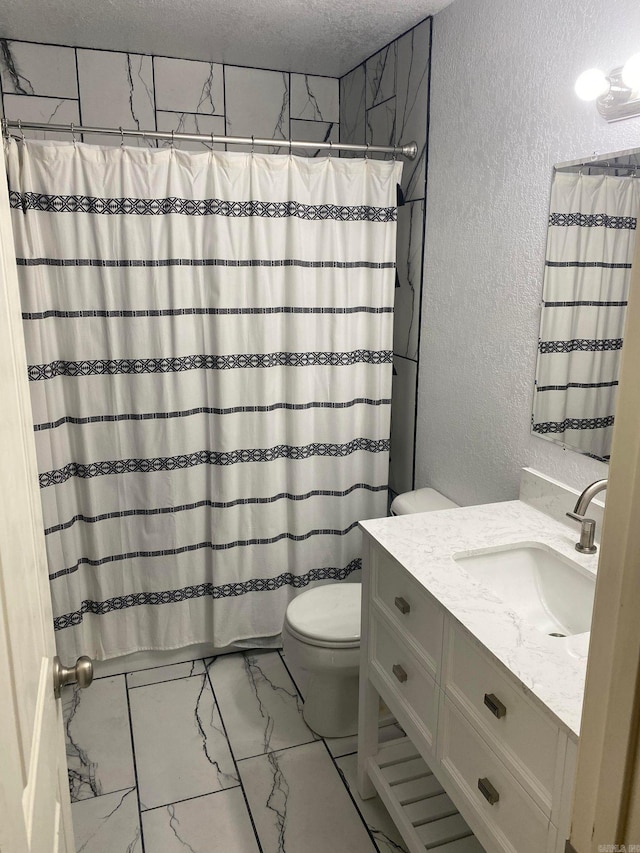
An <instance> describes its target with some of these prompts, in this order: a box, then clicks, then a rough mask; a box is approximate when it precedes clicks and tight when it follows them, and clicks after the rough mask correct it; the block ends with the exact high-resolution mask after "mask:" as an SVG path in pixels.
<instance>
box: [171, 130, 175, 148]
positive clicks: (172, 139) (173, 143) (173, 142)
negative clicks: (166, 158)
mask: <svg viewBox="0 0 640 853" xmlns="http://www.w3.org/2000/svg"><path fill="white" fill-rule="evenodd" d="M173 137H174V131H173V130H172V131H171V147H172V148H174V147H175V139H174V138H173Z"/></svg>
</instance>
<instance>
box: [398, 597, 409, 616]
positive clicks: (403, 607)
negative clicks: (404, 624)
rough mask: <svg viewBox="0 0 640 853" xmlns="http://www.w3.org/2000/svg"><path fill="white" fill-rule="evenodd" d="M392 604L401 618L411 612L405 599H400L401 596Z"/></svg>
mask: <svg viewBox="0 0 640 853" xmlns="http://www.w3.org/2000/svg"><path fill="white" fill-rule="evenodd" d="M394 604H395V606H396V607H397V608H398V610H399V611H400V613H402V615H403V616H406V614H407V613H409V612H410V610H411V605H410V604H409V602H408V601H407V600H406V599H404V598H402V596H398V598H396V600H395V601H394Z"/></svg>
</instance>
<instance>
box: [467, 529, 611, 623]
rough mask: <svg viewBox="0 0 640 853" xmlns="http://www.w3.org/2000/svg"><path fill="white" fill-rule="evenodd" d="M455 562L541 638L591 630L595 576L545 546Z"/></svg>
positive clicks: (481, 553)
mask: <svg viewBox="0 0 640 853" xmlns="http://www.w3.org/2000/svg"><path fill="white" fill-rule="evenodd" d="M453 559H454V560H455V561H456V563H459V565H460V566H462V567H463V568H464V569H465V570H466V571H467V572H469V574H470V575H472V577H474V578H475V579H476V580H478V581H480V583H482V584H483V585H484V586H486V587H488V588H490V589H491V590H492V591H493V592H495V593H496V594H497V595H498V596H499V597H500V598H501V599H502V600H503V601H504V603H505V604H506V605H508V606H509V607H510V608H511V609H512V610H515V612H516V613H518V614H519V615H520V616H521V617H522V618H523V619H525V620H526V621H527V622H528V623H529V624H530V625H532V626H533V627H534V628H536V629H537V630H538V631H541V632H542V633H543V634H548V635H549V636H552V637H557V636H560V637H568V636H570V635H572V634H582V633H584V632H585V631H590V630H591V611H592V610H593V597H594V592H595V576H594V575H592V574H591V573H590V572H588V571H587V570H586V569H583V568H582V566H580V565H579V564H578V563H574V562H572V561H571V560H569V559H568V558H567V557H564V556H563V555H562V554H559V553H557V552H556V551H553V550H552V549H551V548H548V547H547V546H546V545H543V544H541V543H538V542H523V543H520V544H518V545H507V546H505V547H502V548H494V549H491V550H489V551H488V550H486V549H484V550H482V551H476V552H465V553H463V554H454V555H453Z"/></svg>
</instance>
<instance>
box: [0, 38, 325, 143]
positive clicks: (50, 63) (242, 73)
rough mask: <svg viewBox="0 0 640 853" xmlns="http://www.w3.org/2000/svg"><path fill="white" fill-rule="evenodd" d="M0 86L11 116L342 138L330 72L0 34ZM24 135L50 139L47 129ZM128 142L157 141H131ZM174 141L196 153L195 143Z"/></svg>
mask: <svg viewBox="0 0 640 853" xmlns="http://www.w3.org/2000/svg"><path fill="white" fill-rule="evenodd" d="M0 85H1V87H2V109H3V113H4V115H5V116H6V117H7V118H9V119H21V120H22V121H32V122H46V123H51V124H70V123H71V122H73V123H74V124H83V125H85V126H89V127H91V126H93V127H125V128H138V129H141V130H149V129H150V130H153V129H156V130H164V131H171V130H174V131H175V132H176V133H177V132H183V133H204V134H214V135H224V134H228V135H233V136H251V135H252V134H253V135H254V136H262V137H267V138H275V139H279V138H282V139H288V138H295V139H301V140H304V141H309V142H323V141H327V142H328V141H333V142H337V141H338V138H339V129H338V120H339V106H338V80H337V79H335V78H332V77H317V76H311V75H307V74H294V73H289V72H284V71H267V70H263V69H258V68H243V67H238V66H233V65H220V64H217V63H215V62H197V61H194V60H187V59H173V58H169V57H164V56H146V55H143V54H136V53H120V52H117V51H107V50H88V49H84V48H75V47H65V46H61V45H50V44H35V43H33V42H24V41H8V40H6V39H0ZM26 135H31V136H34V137H37V138H55V134H54V133H51V132H32V133H30V134H27V133H25V136H26ZM62 138H65V139H68V138H69V137H68V135H67V136H65V137H62ZM84 141H85V142H93V143H99V144H111V145H113V144H117V142H114V137H113V136H100V135H99V134H86V135H85V137H84ZM158 144H160V145H169V144H170V142H168V141H167V142H164V141H161V142H160V143H158ZM127 145H156V142H155V141H152V140H142V139H140V140H133V139H128V140H127ZM179 147H180V148H192V149H194V150H203V145H202V143H199V142H194V143H186V142H181V143H180V144H179ZM209 147H210V146H209ZM216 147H221V148H222V147H224V146H222V145H217V146H216ZM233 150H236V151H237V150H241V149H240V148H239V146H233ZM273 150H274V151H278V150H279V149H277V148H274V149H273ZM295 153H296V154H300V155H304V154H311V155H315V154H317V153H318V152H317V150H314V149H307V150H305V149H299V150H298V151H296V152H295Z"/></svg>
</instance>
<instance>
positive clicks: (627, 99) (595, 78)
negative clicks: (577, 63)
mask: <svg viewBox="0 0 640 853" xmlns="http://www.w3.org/2000/svg"><path fill="white" fill-rule="evenodd" d="M575 92H576V95H577V96H578V97H579V98H581V99H582V100H583V101H595V102H596V107H597V109H598V112H599V113H600V115H601V116H602V117H603V118H604V119H606V120H607V121H621V120H622V119H625V118H633V117H634V116H640V53H635V54H634V55H633V56H632V57H630V58H629V59H628V60H627V62H626V63H625V64H624V66H622V67H621V68H614V69H613V71H611V72H610V73H609V75H606V74H605V73H604V72H603V71H600V69H599V68H589V69H588V70H587V71H583V73H582V74H581V75H580V76H579V77H578V79H577V80H576V84H575Z"/></svg>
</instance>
